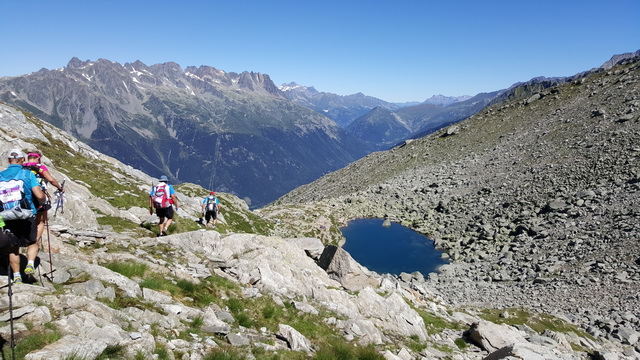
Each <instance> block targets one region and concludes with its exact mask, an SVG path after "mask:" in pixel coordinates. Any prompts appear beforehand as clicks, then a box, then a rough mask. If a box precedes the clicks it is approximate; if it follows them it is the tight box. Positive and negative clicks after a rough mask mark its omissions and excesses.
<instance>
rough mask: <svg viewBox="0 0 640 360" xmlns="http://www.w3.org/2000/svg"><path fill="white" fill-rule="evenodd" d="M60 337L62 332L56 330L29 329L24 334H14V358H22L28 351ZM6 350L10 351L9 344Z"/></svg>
mask: <svg viewBox="0 0 640 360" xmlns="http://www.w3.org/2000/svg"><path fill="white" fill-rule="evenodd" d="M60 339H62V333H61V332H60V331H58V330H44V331H29V333H28V335H26V336H22V334H16V337H15V343H16V347H15V349H14V351H15V355H16V359H24V357H25V356H26V355H27V354H28V353H30V352H32V351H34V350H39V349H42V348H43V347H45V346H47V345H49V344H52V343H54V342H56V341H58V340H60ZM6 351H9V352H10V351H11V350H10V348H9V346H7V349H6ZM7 354H8V353H7Z"/></svg>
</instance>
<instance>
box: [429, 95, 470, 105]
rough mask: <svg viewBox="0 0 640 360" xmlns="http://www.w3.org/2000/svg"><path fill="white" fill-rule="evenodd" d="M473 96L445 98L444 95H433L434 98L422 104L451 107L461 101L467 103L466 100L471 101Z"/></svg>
mask: <svg viewBox="0 0 640 360" xmlns="http://www.w3.org/2000/svg"><path fill="white" fill-rule="evenodd" d="M471 98H472V96H470V95H462V96H445V95H442V94H439V95H433V96H432V97H430V98H428V99H427V100H425V101H423V102H422V103H424V104H435V105H444V106H447V105H451V104H454V103H457V102H460V101H465V100H469V99H471Z"/></svg>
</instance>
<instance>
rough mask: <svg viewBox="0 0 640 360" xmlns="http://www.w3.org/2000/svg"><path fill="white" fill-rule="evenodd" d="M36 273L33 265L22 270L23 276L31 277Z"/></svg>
mask: <svg viewBox="0 0 640 360" xmlns="http://www.w3.org/2000/svg"><path fill="white" fill-rule="evenodd" d="M35 272H36V269H34V268H33V265H31V264H28V265H27V267H25V268H24V273H25V275H33V273H35Z"/></svg>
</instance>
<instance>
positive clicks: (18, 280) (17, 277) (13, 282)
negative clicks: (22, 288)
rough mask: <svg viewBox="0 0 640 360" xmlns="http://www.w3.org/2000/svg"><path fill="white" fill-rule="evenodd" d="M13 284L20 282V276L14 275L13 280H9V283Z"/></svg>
mask: <svg viewBox="0 0 640 360" xmlns="http://www.w3.org/2000/svg"><path fill="white" fill-rule="evenodd" d="M15 284H22V277H20V276H16V277H14V278H13V281H11V285H15Z"/></svg>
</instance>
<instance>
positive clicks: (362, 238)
mask: <svg viewBox="0 0 640 360" xmlns="http://www.w3.org/2000/svg"><path fill="white" fill-rule="evenodd" d="M382 223H383V220H382V219H357V220H353V221H350V222H349V224H348V225H347V226H346V227H343V228H341V229H340V230H341V231H342V234H343V235H344V237H345V239H346V240H347V242H346V243H345V244H344V246H343V248H344V249H345V250H346V251H348V252H349V254H351V256H352V257H353V258H354V259H355V260H356V261H358V262H359V263H360V264H362V265H364V266H366V267H367V269H369V270H372V271H375V272H377V273H380V274H383V273H388V274H395V275H399V274H400V273H401V272H406V273H412V272H414V271H420V272H421V273H422V274H423V275H425V276H426V275H427V274H429V273H430V272H435V271H437V268H438V267H439V266H440V265H444V264H447V263H448V261H446V260H444V259H442V258H441V255H442V252H441V251H438V250H436V249H435V247H434V245H433V241H432V240H430V239H429V238H427V237H426V236H424V235H422V234H419V233H417V232H415V231H413V230H411V229H409V228H407V227H404V226H402V225H400V224H397V223H393V222H392V223H391V226H389V227H384V226H382Z"/></svg>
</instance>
